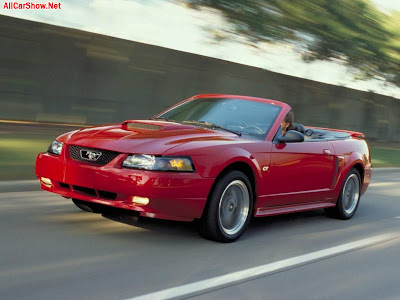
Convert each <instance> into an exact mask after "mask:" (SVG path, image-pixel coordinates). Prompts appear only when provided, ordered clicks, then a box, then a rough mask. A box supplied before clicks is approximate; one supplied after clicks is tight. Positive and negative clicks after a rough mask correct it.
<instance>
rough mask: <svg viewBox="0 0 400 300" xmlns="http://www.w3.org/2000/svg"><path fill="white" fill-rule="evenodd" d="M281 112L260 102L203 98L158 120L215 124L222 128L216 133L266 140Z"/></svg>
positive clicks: (163, 115)
mask: <svg viewBox="0 0 400 300" xmlns="http://www.w3.org/2000/svg"><path fill="white" fill-rule="evenodd" d="M280 110H281V107H280V106H278V105H273V104H269V103H265V102H259V101H251V100H242V99H230V98H229V99H228V98H200V99H193V100H190V101H187V102H184V103H182V104H181V105H178V106H176V107H174V108H172V109H170V110H168V111H167V112H165V113H163V114H161V115H159V116H158V117H157V119H164V120H171V121H174V122H178V123H192V124H197V125H199V126H201V125H204V126H211V125H210V124H214V125H216V126H218V127H221V128H218V127H216V129H226V130H229V131H233V132H237V133H239V134H244V135H249V136H253V137H255V138H259V139H265V137H266V135H267V134H268V132H269V130H270V129H271V126H272V125H273V123H274V122H275V120H276V118H277V116H278V114H279V112H280ZM201 123H204V124H201ZM211 127H212V126H211Z"/></svg>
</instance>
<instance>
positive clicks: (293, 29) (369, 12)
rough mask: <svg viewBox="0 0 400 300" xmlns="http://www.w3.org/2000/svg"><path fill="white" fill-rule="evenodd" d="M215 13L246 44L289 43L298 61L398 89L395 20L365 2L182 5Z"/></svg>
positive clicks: (252, 0)
mask: <svg viewBox="0 0 400 300" xmlns="http://www.w3.org/2000/svg"><path fill="white" fill-rule="evenodd" d="M185 2H186V3H188V4H189V6H190V7H192V8H194V9H199V8H201V7H209V8H213V9H215V10H217V11H219V12H220V13H221V14H222V15H223V16H224V17H225V18H226V20H227V21H228V22H229V23H230V24H231V25H232V27H233V29H234V32H235V33H236V34H239V35H240V36H242V37H245V38H246V39H247V41H248V42H250V43H252V44H254V45H256V44H257V43H258V42H266V41H267V42H290V43H296V44H297V45H298V46H301V47H303V50H304V51H303V53H304V54H303V58H304V59H305V60H308V61H311V60H315V59H319V60H329V59H339V60H342V61H344V62H345V63H346V64H347V65H348V66H349V67H351V68H353V69H355V70H358V71H359V75H360V76H361V77H364V78H371V77H375V78H380V79H384V80H386V81H388V82H391V83H395V84H397V85H398V86H400V33H399V32H400V15H399V14H392V15H387V14H384V13H382V12H380V11H379V10H377V9H376V8H375V6H374V5H373V4H372V3H370V2H369V1H367V0H307V1H305V0H237V1H232V0H186V1H185Z"/></svg>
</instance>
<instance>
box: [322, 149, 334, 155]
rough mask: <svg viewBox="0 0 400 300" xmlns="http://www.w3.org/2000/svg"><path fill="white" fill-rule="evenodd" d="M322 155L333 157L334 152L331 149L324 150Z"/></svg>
mask: <svg viewBox="0 0 400 300" xmlns="http://www.w3.org/2000/svg"><path fill="white" fill-rule="evenodd" d="M322 154H324V155H332V152H331V150H329V149H324V150H322Z"/></svg>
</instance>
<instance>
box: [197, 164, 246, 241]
mask: <svg viewBox="0 0 400 300" xmlns="http://www.w3.org/2000/svg"><path fill="white" fill-rule="evenodd" d="M252 212H253V191H252V188H251V184H250V181H249V179H248V178H247V176H246V175H245V174H243V173H242V172H240V171H230V172H228V173H227V174H225V175H224V176H223V177H222V178H220V179H219V180H218V182H217V183H216V185H215V188H214V190H213V192H212V193H211V195H210V197H209V199H208V202H207V206H206V208H205V211H204V213H203V216H202V218H201V220H200V228H199V232H200V235H201V236H203V237H204V238H206V239H210V240H213V241H217V242H223V243H230V242H233V241H235V240H237V239H238V238H239V237H240V236H241V235H242V234H243V232H244V230H245V229H246V227H247V225H248V224H249V222H250V219H251V214H252Z"/></svg>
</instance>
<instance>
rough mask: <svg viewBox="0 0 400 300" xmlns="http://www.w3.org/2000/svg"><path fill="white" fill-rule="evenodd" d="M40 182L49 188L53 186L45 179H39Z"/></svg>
mask: <svg viewBox="0 0 400 300" xmlns="http://www.w3.org/2000/svg"><path fill="white" fill-rule="evenodd" d="M40 182H41V183H42V184H43V185H44V186H45V187H48V188H50V187H51V186H52V185H53V184H52V183H51V180H50V179H49V178H46V177H40Z"/></svg>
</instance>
